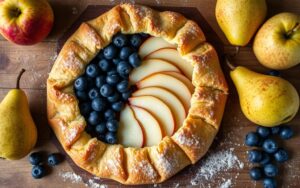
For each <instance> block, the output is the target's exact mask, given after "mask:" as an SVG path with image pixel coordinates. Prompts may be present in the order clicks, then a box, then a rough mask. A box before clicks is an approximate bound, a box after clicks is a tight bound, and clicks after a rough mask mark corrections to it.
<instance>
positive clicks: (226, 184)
mask: <svg viewBox="0 0 300 188" xmlns="http://www.w3.org/2000/svg"><path fill="white" fill-rule="evenodd" d="M231 186H232V180H231V179H228V180H226V181H225V182H224V183H222V184H221V186H220V188H229V187H231Z"/></svg>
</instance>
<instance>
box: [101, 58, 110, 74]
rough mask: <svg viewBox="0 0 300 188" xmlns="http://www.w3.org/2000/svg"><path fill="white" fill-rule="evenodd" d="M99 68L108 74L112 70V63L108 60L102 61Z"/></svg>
mask: <svg viewBox="0 0 300 188" xmlns="http://www.w3.org/2000/svg"><path fill="white" fill-rule="evenodd" d="M98 66H99V67H100V69H101V70H102V71H104V72H107V71H109V70H110V69H111V63H110V62H109V61H108V60H106V59H101V60H100V61H99V63H98Z"/></svg>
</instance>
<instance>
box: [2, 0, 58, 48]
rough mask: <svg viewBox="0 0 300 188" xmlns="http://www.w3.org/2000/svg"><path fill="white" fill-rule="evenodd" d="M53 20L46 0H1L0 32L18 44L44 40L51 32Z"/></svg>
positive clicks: (30, 43)
mask: <svg viewBox="0 0 300 188" xmlns="http://www.w3.org/2000/svg"><path fill="white" fill-rule="evenodd" d="M53 20H54V15H53V11H52V8H51V6H50V5H49V3H48V2H47V1H46V0H0V33H1V34H2V35H3V37H5V38H6V39H7V40H9V41H11V42H14V43H16V44H20V45H32V44H36V43H38V42H40V41H42V40H43V39H44V38H45V37H46V36H47V35H48V34H49V33H50V31H51V29H52V26H53Z"/></svg>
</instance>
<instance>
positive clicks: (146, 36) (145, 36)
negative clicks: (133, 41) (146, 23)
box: [139, 33, 150, 38]
mask: <svg viewBox="0 0 300 188" xmlns="http://www.w3.org/2000/svg"><path fill="white" fill-rule="evenodd" d="M139 35H140V36H141V37H142V38H148V37H149V36H150V35H149V34H148V33H139Z"/></svg>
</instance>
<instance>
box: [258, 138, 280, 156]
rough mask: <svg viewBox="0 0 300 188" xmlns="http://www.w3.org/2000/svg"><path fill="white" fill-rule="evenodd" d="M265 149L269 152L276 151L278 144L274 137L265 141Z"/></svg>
mask: <svg viewBox="0 0 300 188" xmlns="http://www.w3.org/2000/svg"><path fill="white" fill-rule="evenodd" d="M262 147H263V149H264V151H265V152H267V153H274V152H276V151H277V149H278V144H277V142H276V141H275V140H274V139H271V138H268V139H266V140H265V141H264V142H263V145H262Z"/></svg>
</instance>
